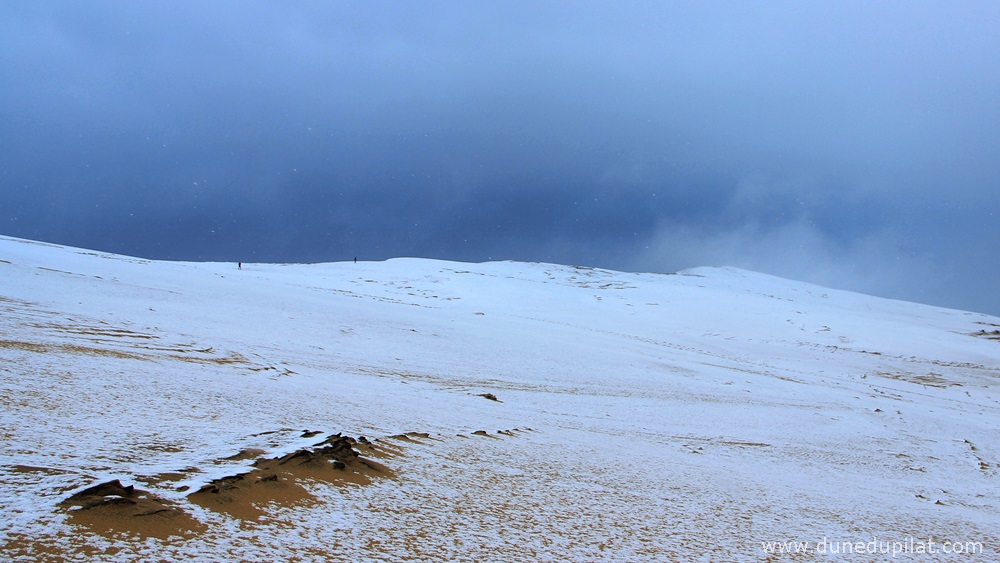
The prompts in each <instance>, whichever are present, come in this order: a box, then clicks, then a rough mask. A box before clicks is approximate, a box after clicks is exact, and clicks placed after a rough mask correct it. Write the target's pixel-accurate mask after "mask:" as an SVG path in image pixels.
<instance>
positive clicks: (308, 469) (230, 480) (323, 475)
mask: <svg viewBox="0 0 1000 563" xmlns="http://www.w3.org/2000/svg"><path fill="white" fill-rule="evenodd" d="M355 448H358V449H355ZM359 449H360V450H362V451H364V452H365V453H369V454H375V455H378V456H380V457H385V456H390V455H393V454H394V453H396V450H394V449H392V448H381V447H380V446H377V445H375V444H373V443H371V442H369V441H368V440H367V439H365V438H364V437H361V438H359V439H354V438H351V437H346V436H341V435H340V434H334V435H331V436H329V437H327V438H326V439H325V440H323V441H322V442H320V443H318V444H316V445H315V446H313V447H312V448H303V449H299V450H296V451H294V452H291V453H289V454H286V455H284V456H281V457H275V458H260V459H258V460H257V461H255V462H254V468H253V469H252V470H251V471H250V472H248V473H243V474H240V475H232V476H229V477H224V478H222V479H216V480H215V481H212V482H211V483H208V484H207V485H205V486H203V487H202V488H201V489H199V490H198V491H196V492H194V493H191V494H190V495H188V499H189V500H190V501H191V502H193V503H195V504H197V505H199V506H201V507H203V508H207V509H209V510H212V511H215V512H222V513H225V514H227V515H229V516H232V517H234V518H238V519H241V520H257V519H259V518H260V517H261V516H262V515H264V514H265V513H266V512H267V510H268V507H269V506H270V505H272V504H279V505H283V506H292V505H296V504H311V503H314V502H316V499H315V497H314V496H313V495H312V494H311V493H310V492H309V491H308V490H307V489H306V488H305V487H304V486H303V485H302V483H304V482H310V481H311V482H322V483H332V484H347V483H354V484H358V485H367V484H368V483H371V481H372V479H373V478H376V477H392V476H393V472H392V471H391V470H390V469H389V468H388V467H386V466H385V465H382V464H381V463H379V462H377V461H374V460H371V459H366V458H364V457H362V455H361V452H360V451H358V450H359Z"/></svg>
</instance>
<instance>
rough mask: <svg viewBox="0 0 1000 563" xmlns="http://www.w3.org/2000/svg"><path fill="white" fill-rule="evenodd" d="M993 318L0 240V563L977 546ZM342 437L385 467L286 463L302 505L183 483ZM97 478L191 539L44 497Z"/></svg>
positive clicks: (846, 298)
mask: <svg viewBox="0 0 1000 563" xmlns="http://www.w3.org/2000/svg"><path fill="white" fill-rule="evenodd" d="M997 331H1000V318H996V317H991V316H987V315H982V314H977V313H969V312H962V311H954V310H947V309H940V308H935V307H929V306H925V305H918V304H913V303H905V302H899V301H891V300H885V299H879V298H874V297H869V296H864V295H859V294H855V293H848V292H843V291H837V290H832V289H826V288H822V287H818V286H814V285H809V284H805V283H799V282H794V281H789V280H784V279H780V278H775V277H771V276H767V275H763V274H757V273H753V272H748V271H743V270H736V269H729V268H699V269H694V270H688V271H684V272H679V273H677V274H631V273H621V272H612V271H606V270H599V269H592V268H583V267H573V266H559V265H552V264H537V263H532V264H526V263H515V262H491V263H485V264H466V263H456V262H444V261H435V260H423V259H395V260H389V261H386V262H377V263H372V262H358V263H333V264H310V265H286V264H253V263H244V264H243V266H242V269H238V268H237V265H236V264H230V263H177V262H157V261H149V260H142V259H137V258H129V257H123V256H117V255H111V254H105V253H101V252H93V251H87V250H80V249H73V248H67V247H61V246H55V245H51V244H45V243H37V242H32V241H26V240H20V239H13V238H6V237H0V515H2V518H0V558H3V559H13V560H19V561H20V560H23V561H32V560H36V559H39V558H41V559H45V558H52V559H56V560H58V559H60V558H63V557H65V558H67V559H73V558H75V557H78V558H93V559H99V560H121V561H132V560H136V559H137V558H140V559H141V558H145V559H150V560H153V559H155V560H160V559H163V560H170V559H178V560H179V559H184V558H190V557H194V558H198V559H202V560H219V561H229V560H237V561H238V560H245V561H259V560H299V561H312V560H315V561H339V560H343V561H359V560H385V561H399V560H406V559H407V558H411V559H413V560H456V561H536V560H537V561H567V560H569V561H645V560H652V561H671V560H689V559H700V560H711V561H728V560H733V561H744V560H758V559H766V558H768V557H770V556H772V554H771V553H769V551H780V550H783V549H802V550H803V551H805V553H802V554H799V555H797V556H796V557H798V558H805V559H810V558H818V559H822V558H823V557H824V555H823V553H824V550H826V551H825V552H826V553H829V552H831V551H833V550H844V549H847V548H848V546H847V545H846V542H851V546H850V549H852V550H855V548H857V551H860V553H856V554H854V557H857V558H858V560H869V559H879V558H882V557H883V555H879V554H873V553H869V552H868V551H865V550H869V551H870V549H869V548H874V549H875V550H878V549H880V548H881V545H882V544H881V543H879V542H886V544H885V545H886V546H887V547H886V548H885V549H894V548H895V547H897V546H900V545H906V546H909V547H908V548H909V549H910V550H914V551H920V550H921V549H924V550H925V551H927V550H935V549H936V550H937V551H929V553H928V554H927V555H925V556H919V555H918V556H917V557H918V558H920V557H926V558H927V560H940V559H948V558H950V557H954V555H952V554H951V553H949V551H948V550H950V551H956V550H966V551H974V550H977V549H978V550H981V551H982V555H980V556H981V557H983V560H996V559H1000V432H998V430H1000V393H998V385H1000V332H997ZM484 395H491V396H492V398H496V399H498V400H491V398H487V397H484ZM336 433H343V434H344V435H345V436H351V437H357V438H359V442H358V443H357V449H358V451H360V453H361V454H362V458H361V459H370V460H376V459H377V461H378V464H382V465H384V467H385V468H387V470H386V472H385V473H384V474H378V473H377V472H376V474H374V475H373V476H369V478H365V479H361V480H359V479H354V480H353V481H352V480H350V479H346V480H344V482H340V481H338V480H337V479H334V480H332V481H328V480H324V479H323V478H319V477H317V476H316V475H315V474H304V475H303V474H293V473H291V472H289V473H280V472H279V473H277V474H276V476H275V478H274V479H272V480H271V481H269V483H272V484H274V483H277V484H282V485H283V486H287V487H292V486H294V487H296V488H295V489H294V490H295V491H297V494H298V496H296V497H294V498H292V497H288V496H287V495H286V496H285V497H281V496H279V495H271V496H268V495H266V494H264V495H262V496H260V497H259V498H257V497H254V499H256V500H254V499H251V500H249V501H247V500H246V499H244V500H243V501H242V502H246V503H255V504H253V507H252V508H253V509H254V510H256V511H257V512H255V513H254V514H248V513H245V512H239V511H236V510H227V509H226V505H225V504H224V502H223V503H222V504H218V505H213V504H211V503H206V502H200V501H198V497H196V496H194V495H192V493H193V492H195V491H198V490H199V489H201V488H202V487H204V486H206V485H210V484H212V483H218V482H219V481H217V480H218V479H221V478H224V477H227V476H233V475H237V474H240V473H247V472H249V471H251V469H254V466H253V464H254V459H255V458H259V459H272V460H274V459H281V458H282V456H287V455H288V454H294V453H295V452H298V451H299V450H300V449H302V448H307V449H308V448H315V447H317V444H318V443H319V442H321V441H323V440H324V438H325V437H327V436H329V435H331V434H336ZM361 436H364V437H366V438H367V440H369V441H371V442H372V444H373V445H372V446H371V447H370V448H368V447H367V446H366V445H365V441H360V437H361ZM328 443H330V442H328ZM241 453H242V455H241ZM331 459H332V458H331ZM274 463H277V462H274ZM324 463H328V464H329V463H330V462H329V461H328V462H324ZM262 467H263V468H265V469H266V468H267V467H269V466H267V464H266V463H263V462H258V469H256V471H258V472H260V471H262V469H260V468H262ZM342 471H344V472H347V473H350V472H351V471H352V469H351V466H348V468H347V469H346V470H342ZM260 475H264V473H260ZM116 479H117V480H119V481H120V482H121V484H123V485H124V486H129V485H135V487H136V489H140V490H142V491H146V493H144V494H147V499H145V500H146V501H148V500H149V499H154V500H156V501H157V502H160V501H162V503H163V505H164V506H168V507H169V509H170V510H172V511H174V512H171V513H169V514H167V516H169V517H171V518H175V519H174V520H172V521H173V522H181V520H178V519H177V518H181V517H183V518H185V519H186V520H183V522H184V523H186V524H185V526H186V528H185V526H179V527H178V530H179V531H178V532H177V535H176V536H169V534H162V533H155V531H153V532H151V531H150V530H147V529H144V528H141V526H140V527H139V528H135V529H133V528H130V525H131V524H130V523H129V522H125V521H122V522H119V521H102V522H100V523H99V524H100V525H94V523H93V522H89V521H87V520H86V519H81V518H79V514H78V513H81V509H79V507H78V506H74V505H73V504H72V502H70V503H67V502H65V501H67V499H69V498H70V497H71V496H72V495H74V493H78V492H79V491H81V490H83V489H86V488H87V487H90V486H92V485H96V484H99V483H105V482H108V481H113V480H116ZM248 479H249V478H248ZM293 481H294V483H293ZM262 482H263V481H262ZM288 490H291V489H288ZM286 492H287V491H286ZM202 494H206V493H202ZM125 497H127V495H126V493H121V494H118V495H111V496H109V497H106V499H105V500H108V499H111V500H114V499H117V500H118V504H120V505H128V506H130V507H131V506H132V504H130V503H131V502H132V501H130V500H129V499H128V498H125ZM213 498H215V497H213ZM219 498H222V497H219ZM144 502H145V501H144ZM220 502H222V501H220ZM269 502H270V504H268V503H269ZM112 504H114V503H112ZM158 506H159V505H158ZM220 506H221V508H220ZM247 506H250V505H249V504H248V505H247ZM82 510H84V511H85V510H86V509H82ZM154 512H155V511H154ZM177 514H180V515H182V516H176V515H177ZM148 518H161V519H163V520H164V521H166V517H164V516H163V514H160V515H159V516H157V515H156V514H153V515H151V516H148ZM88 522H89V523H88ZM824 540H825V541H826V542H827V543H826V544H824V543H822V542H823V541H824ZM931 541H932V542H934V543H928V542H931ZM770 542H802V544H803V545H800V546H795V545H792V544H789V545H784V544H780V545H776V544H771V543H770ZM806 542H809V543H808V544H806ZM854 542H861V543H864V544H866V545H865V547H864V548H860V547H858V546H857V545H854ZM868 542H874V543H871V544H869V543H868ZM892 542H899V543H898V544H895V543H892ZM905 542H909V543H905ZM920 542H923V543H920ZM921 546H922V547H921ZM946 546H947V547H946ZM956 546H958V547H957V548H956ZM834 553H835V554H836V553H838V552H837V551H834ZM910 555H912V554H910ZM774 557H778V558H781V557H789V556H787V555H785V556H782V555H780V554H775V555H774ZM838 557H844V554H843V551H839V555H838Z"/></svg>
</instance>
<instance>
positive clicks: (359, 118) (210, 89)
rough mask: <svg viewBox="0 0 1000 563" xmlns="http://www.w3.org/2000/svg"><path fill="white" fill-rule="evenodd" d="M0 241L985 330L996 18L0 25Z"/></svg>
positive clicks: (563, 5)
mask: <svg viewBox="0 0 1000 563" xmlns="http://www.w3.org/2000/svg"><path fill="white" fill-rule="evenodd" d="M0 81H2V84H0V149H2V150H0V234H6V235H11V236H17V237H24V238H31V239H40V240H46V241H52V242H57V243H62V244H68V245H73V246H82V247H87V248H95V249H100V250H106V251H111V252H120V253H125V254H130V255H137V256H143V257H148V258H157V259H178V260H228V261H237V260H242V261H245V262H252V261H280V262H293V261H294V262H297V261H310V262H313V261H337V260H349V259H352V258H354V257H355V256H357V257H358V258H359V259H364V260H375V259H385V258H389V257H394V256H418V257H429V258H443V259H450V260H463V261H485V260H502V259H513V260H524V261H545V262H557V263H569V264H581V265H590V266H599V267H606V268H612V269H619V270H627V271H674V270H677V269H682V268H688V267H694V266H702V265H706V266H713V265H733V266H739V267H743V268H748V269H753V270H758V271H763V272H767V273H772V274H776V275H780V276H785V277H791V278H795V279H802V280H806V281H812V282H816V283H820V284H824V285H830V286H833V287H839V288H844V289H852V290H857V291H863V292H867V293H874V294H877V295H882V296H887V297H895V298H902V299H908V300H914V301H921V302H925V303H932V304H938V305H943V306H949V307H957V308H964V309H972V310H977V311H983V312H989V313H993V314H1000V284H998V282H997V280H998V279H1000V260H998V257H1000V255H998V249H1000V243H998V241H1000V183H998V178H1000V2H996V1H993V0H989V1H983V2H950V1H949V2H909V1H908V2H871V1H868V0H865V1H860V2H850V1H840V0H838V1H833V2H818V1H809V2H802V1H790V2H779V1H767V2H749V1H746V2H679V1H676V2H674V1H654V2H597V1H593V2H584V1H574V2H554V1H544V2H543V1H536V2H517V1H509V0H504V1H497V2H478V1H477V2H467V1H455V2H409V1H407V2H403V1H399V2H371V1H364V2H337V1H324V2H254V1H244V0H240V1H221V0H213V1H211V2H204V1H202V0H198V1H190V2H186V1H179V0H172V1H170V2H153V1H138V0H129V1H126V0H121V1H117V2H108V1H87V2H63V1H52V2H45V1H40V0H28V1H19V0H5V1H4V2H3V3H0Z"/></svg>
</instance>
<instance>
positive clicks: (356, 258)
mask: <svg viewBox="0 0 1000 563" xmlns="http://www.w3.org/2000/svg"><path fill="white" fill-rule="evenodd" d="M354 263H355V264H357V263H358V257H357V256H355V257H354Z"/></svg>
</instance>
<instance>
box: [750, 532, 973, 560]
mask: <svg viewBox="0 0 1000 563" xmlns="http://www.w3.org/2000/svg"><path fill="white" fill-rule="evenodd" d="M760 549H761V550H762V551H763V552H764V553H766V554H769V555H770V554H795V553H798V554H817V555H854V554H857V555H890V556H892V557H896V556H899V555H909V554H927V555H938V554H941V555H944V554H953V553H954V554H957V553H962V554H969V555H975V554H980V553H983V543H982V542H977V541H950V540H944V541H940V540H935V539H933V538H928V539H916V538H913V537H908V538H905V539H903V540H886V539H880V538H878V537H873V538H872V539H870V540H868V541H835V540H830V539H828V538H826V537H825V536H824V537H823V539H821V540H819V541H784V542H779V541H762V542H760Z"/></svg>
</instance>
